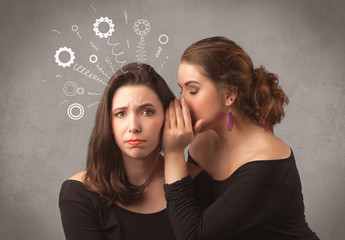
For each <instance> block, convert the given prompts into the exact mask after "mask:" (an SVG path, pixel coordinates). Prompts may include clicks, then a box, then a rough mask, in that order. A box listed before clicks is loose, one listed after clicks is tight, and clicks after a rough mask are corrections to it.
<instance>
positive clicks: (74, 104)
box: [67, 103, 84, 120]
mask: <svg viewBox="0 0 345 240" xmlns="http://www.w3.org/2000/svg"><path fill="white" fill-rule="evenodd" d="M74 108H78V109H79V114H78V115H74V114H73V113H72V111H73V109H74ZM67 114H68V116H69V117H70V118H71V119H72V120H79V119H81V118H82V117H83V116H84V108H83V106H82V105H80V104H79V103H72V104H71V105H70V106H69V107H68V109H67Z"/></svg>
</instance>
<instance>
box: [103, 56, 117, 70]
mask: <svg viewBox="0 0 345 240" xmlns="http://www.w3.org/2000/svg"><path fill="white" fill-rule="evenodd" d="M104 61H105V62H106V63H107V64H108V65H109V67H110V68H111V72H112V73H115V68H114V66H113V63H112V62H111V61H110V58H108V57H106V58H105V60H104Z"/></svg>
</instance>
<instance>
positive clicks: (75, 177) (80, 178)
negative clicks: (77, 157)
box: [68, 171, 85, 182]
mask: <svg viewBox="0 0 345 240" xmlns="http://www.w3.org/2000/svg"><path fill="white" fill-rule="evenodd" d="M84 175H85V171H82V172H79V173H77V174H75V175H73V176H72V177H70V178H68V180H75V181H79V182H83V179H84Z"/></svg>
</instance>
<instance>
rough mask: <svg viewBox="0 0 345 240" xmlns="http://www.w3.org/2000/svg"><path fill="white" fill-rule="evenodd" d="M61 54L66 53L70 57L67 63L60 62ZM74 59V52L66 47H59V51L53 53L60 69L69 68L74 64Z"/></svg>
mask: <svg viewBox="0 0 345 240" xmlns="http://www.w3.org/2000/svg"><path fill="white" fill-rule="evenodd" d="M62 52H67V53H69V55H70V59H69V60H68V61H67V62H65V63H64V62H61V60H60V58H59V57H60V54H61V53H62ZM74 59H75V56H74V52H73V51H72V49H70V48H68V47H60V48H59V50H57V51H56V53H55V62H56V63H57V64H58V65H59V66H60V67H63V68H65V67H69V66H71V64H73V63H74Z"/></svg>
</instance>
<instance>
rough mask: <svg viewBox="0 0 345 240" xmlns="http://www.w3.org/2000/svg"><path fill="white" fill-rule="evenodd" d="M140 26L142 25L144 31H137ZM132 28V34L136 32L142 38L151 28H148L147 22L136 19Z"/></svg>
mask: <svg viewBox="0 0 345 240" xmlns="http://www.w3.org/2000/svg"><path fill="white" fill-rule="evenodd" d="M140 25H144V27H145V29H144V30H140V29H139V26H140ZM133 28H134V32H136V33H137V34H138V35H140V36H143V35H146V34H148V33H149V31H150V28H151V27H150V23H149V22H148V21H147V20H144V19H138V20H137V21H136V22H135V24H134V26H133Z"/></svg>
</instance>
